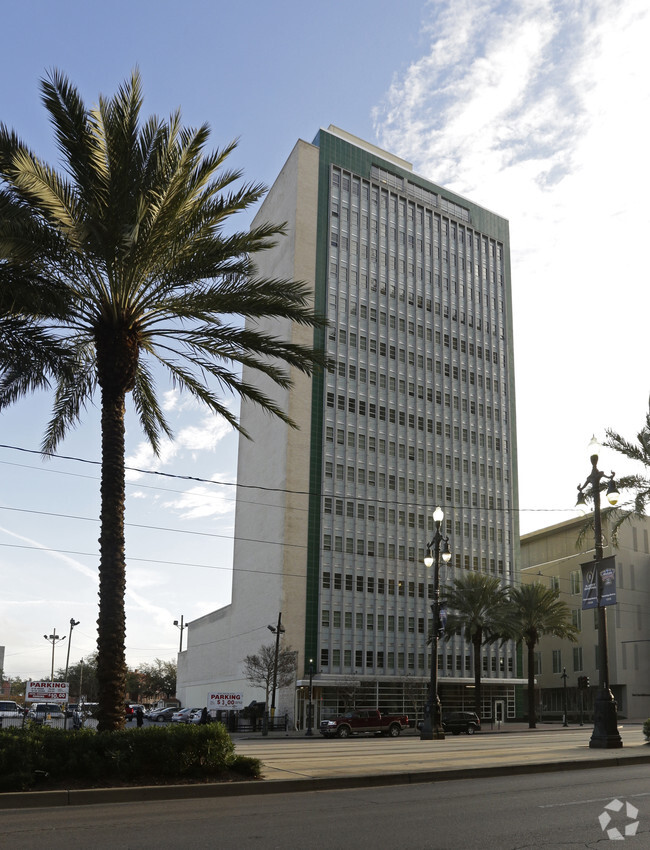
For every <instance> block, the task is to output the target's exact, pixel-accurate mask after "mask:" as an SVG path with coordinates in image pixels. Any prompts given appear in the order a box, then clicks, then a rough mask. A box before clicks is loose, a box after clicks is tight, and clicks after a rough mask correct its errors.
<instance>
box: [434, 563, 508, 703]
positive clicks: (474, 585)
mask: <svg viewBox="0 0 650 850" xmlns="http://www.w3.org/2000/svg"><path fill="white" fill-rule="evenodd" d="M507 598H508V597H507V595H506V591H505V589H504V588H503V587H502V586H501V582H500V581H499V579H498V578H496V577H494V576H487V575H485V574H483V573H473V572H472V573H467V574H466V575H463V576H461V577H460V578H457V579H454V581H453V584H452V585H451V587H447V588H445V589H444V590H443V592H442V596H441V604H442V606H443V607H445V608H446V609H447V624H446V627H445V639H446V640H450V639H451V638H452V636H453V635H454V634H462V636H463V637H464V638H465V640H466V641H467V642H468V643H471V644H472V647H473V655H474V710H475V711H476V713H477V714H478V715H479V717H480V716H481V647H482V646H483V645H484V644H488V643H495V642H496V641H497V640H499V638H500V637H501V631H500V627H501V620H500V619H499V612H500V610H501V609H502V608H503V606H504V605H505V604H506V602H507ZM433 663H434V664H437V660H434V662H433Z"/></svg>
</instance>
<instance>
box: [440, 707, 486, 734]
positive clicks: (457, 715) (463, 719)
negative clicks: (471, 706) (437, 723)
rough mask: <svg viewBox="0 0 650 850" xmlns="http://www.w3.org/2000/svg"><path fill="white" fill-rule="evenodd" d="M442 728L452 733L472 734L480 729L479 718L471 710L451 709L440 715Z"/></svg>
mask: <svg viewBox="0 0 650 850" xmlns="http://www.w3.org/2000/svg"><path fill="white" fill-rule="evenodd" d="M442 728H443V729H444V730H445V732H451V734H452V735H460V733H461V732H464V733H465V734H466V735H473V734H474V733H475V732H480V731H481V719H480V717H479V716H478V714H475V713H474V712H473V711H451V712H449V714H443V716H442Z"/></svg>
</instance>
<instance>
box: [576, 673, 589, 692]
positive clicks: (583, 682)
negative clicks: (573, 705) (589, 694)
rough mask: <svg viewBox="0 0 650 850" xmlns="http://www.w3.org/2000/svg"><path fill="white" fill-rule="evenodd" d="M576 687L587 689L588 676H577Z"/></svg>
mask: <svg viewBox="0 0 650 850" xmlns="http://www.w3.org/2000/svg"><path fill="white" fill-rule="evenodd" d="M578 687H579V688H580V690H587V688H588V687H589V676H578Z"/></svg>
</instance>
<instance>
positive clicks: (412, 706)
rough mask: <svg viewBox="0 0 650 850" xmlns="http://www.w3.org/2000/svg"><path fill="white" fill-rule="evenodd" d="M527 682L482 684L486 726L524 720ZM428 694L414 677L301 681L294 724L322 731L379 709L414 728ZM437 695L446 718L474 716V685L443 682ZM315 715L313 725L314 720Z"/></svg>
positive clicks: (426, 685) (486, 681)
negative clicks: (333, 721) (351, 714)
mask: <svg viewBox="0 0 650 850" xmlns="http://www.w3.org/2000/svg"><path fill="white" fill-rule="evenodd" d="M524 684H525V682H524V681H523V680H519V679H484V680H481V694H480V710H479V712H478V713H479V716H480V717H481V720H482V721H483V722H488V723H489V722H507V721H509V720H510V721H512V720H515V719H517V718H519V717H521V716H522V712H523V701H522V693H523V687H524ZM428 693H429V680H428V679H419V678H415V677H406V678H404V679H392V678H391V679H388V678H385V679H381V678H361V677H359V678H357V677H350V678H348V679H340V678H339V679H337V678H336V677H331V678H326V677H323V676H319V677H318V679H316V678H314V679H313V680H312V682H311V700H310V682H309V679H307V680H299V681H298V683H297V688H296V694H295V712H294V717H295V724H296V728H297V729H306V728H307V727H308V726H309V725H311V726H312V727H314V728H318V725H319V723H320V721H321V720H324V719H327V718H328V717H333V716H336V715H338V714H343V713H344V712H346V711H349V710H351V709H353V708H359V707H365V708H378V709H379V710H380V711H382V712H383V713H386V714H407V715H408V718H409V725H410V726H413V727H415V726H417V724H418V723H419V722H420V721H422V719H423V717H424V708H425V705H426V703H427V696H428ZM438 694H439V697H440V702H441V705H442V710H443V714H444V713H446V712H451V711H475V704H476V700H475V694H476V691H475V687H474V680H473V679H460V678H459V679H446V678H442V679H440V680H439V681H438ZM310 705H311V706H312V709H311V724H310V722H309V720H310Z"/></svg>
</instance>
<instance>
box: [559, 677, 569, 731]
mask: <svg viewBox="0 0 650 850" xmlns="http://www.w3.org/2000/svg"><path fill="white" fill-rule="evenodd" d="M560 678H561V679H563V681H564V700H563V702H564V720H563V721H562V726H568V725H569V721H568V719H567V711H568V705H567V695H566V680H567V678H568V676H567V672H566V667H563V668H562V676H561V677H560Z"/></svg>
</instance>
